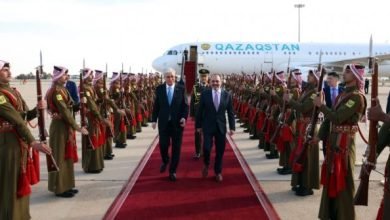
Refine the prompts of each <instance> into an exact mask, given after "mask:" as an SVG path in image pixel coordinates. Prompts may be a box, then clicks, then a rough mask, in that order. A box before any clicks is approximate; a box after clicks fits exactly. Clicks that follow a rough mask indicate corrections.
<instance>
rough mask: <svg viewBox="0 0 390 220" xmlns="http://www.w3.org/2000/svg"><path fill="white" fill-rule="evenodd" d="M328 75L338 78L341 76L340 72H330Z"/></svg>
mask: <svg viewBox="0 0 390 220" xmlns="http://www.w3.org/2000/svg"><path fill="white" fill-rule="evenodd" d="M328 76H333V77H336V78H337V79H339V78H340V76H339V74H338V73H336V72H329V73H328Z"/></svg>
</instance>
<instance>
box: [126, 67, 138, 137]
mask: <svg viewBox="0 0 390 220" xmlns="http://www.w3.org/2000/svg"><path fill="white" fill-rule="evenodd" d="M136 81H137V79H136V76H135V74H134V73H129V75H128V77H127V78H126V80H125V97H126V99H125V101H126V106H127V108H126V115H127V118H128V119H129V122H130V123H129V125H128V126H127V139H135V138H136V137H137V136H136V133H137V132H136V126H137V118H136V106H138V103H137V102H138V101H137V96H136V94H135V91H134V88H133V83H135V82H136Z"/></svg>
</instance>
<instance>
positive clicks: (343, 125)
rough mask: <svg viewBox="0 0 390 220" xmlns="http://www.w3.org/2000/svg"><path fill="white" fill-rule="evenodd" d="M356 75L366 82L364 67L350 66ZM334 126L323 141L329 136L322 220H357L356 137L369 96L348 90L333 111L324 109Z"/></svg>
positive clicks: (323, 171) (323, 129) (325, 129)
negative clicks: (354, 200) (354, 173)
mask: <svg viewBox="0 0 390 220" xmlns="http://www.w3.org/2000/svg"><path fill="white" fill-rule="evenodd" d="M348 67H351V71H352V72H353V73H354V74H359V78H361V79H362V78H363V75H364V67H363V68H359V69H357V68H356V66H355V65H353V64H352V65H348V66H347V68H348ZM319 109H320V111H321V112H323V113H324V116H325V118H327V119H328V120H329V121H330V123H327V124H325V123H324V124H322V125H321V129H320V132H319V137H320V138H321V137H323V136H326V133H327V132H329V136H328V142H327V144H328V146H327V147H326V149H327V151H326V158H325V160H324V162H323V164H322V169H321V184H322V185H323V186H324V187H323V190H322V197H321V205H320V211H319V218H320V219H330V218H331V219H355V209H354V204H353V198H354V193H355V186H354V178H353V172H354V167H355V159H356V157H355V152H356V150H355V134H356V132H357V131H358V122H359V120H360V119H361V117H362V115H363V114H364V112H365V109H366V100H365V96H364V95H363V94H362V93H361V92H360V91H359V89H358V87H356V86H349V87H346V88H345V90H344V92H343V93H342V94H340V95H339V96H338V97H337V98H336V103H335V106H334V107H333V109H329V108H328V107H326V106H325V105H322V106H321V107H320V108H319Z"/></svg>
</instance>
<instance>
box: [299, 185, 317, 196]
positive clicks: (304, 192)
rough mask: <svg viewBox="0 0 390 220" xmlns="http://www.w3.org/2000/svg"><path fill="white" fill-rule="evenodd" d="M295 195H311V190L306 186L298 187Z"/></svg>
mask: <svg viewBox="0 0 390 220" xmlns="http://www.w3.org/2000/svg"><path fill="white" fill-rule="evenodd" d="M295 195H297V196H310V195H313V190H312V189H308V188H306V187H299V188H298V189H297V191H295Z"/></svg>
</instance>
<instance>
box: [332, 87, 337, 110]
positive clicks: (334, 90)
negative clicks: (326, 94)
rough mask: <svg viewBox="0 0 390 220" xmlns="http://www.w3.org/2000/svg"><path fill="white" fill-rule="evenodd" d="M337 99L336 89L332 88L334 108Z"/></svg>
mask: <svg viewBox="0 0 390 220" xmlns="http://www.w3.org/2000/svg"><path fill="white" fill-rule="evenodd" d="M336 97H337V94H336V88H332V106H333V105H334V104H335V101H336Z"/></svg>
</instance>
